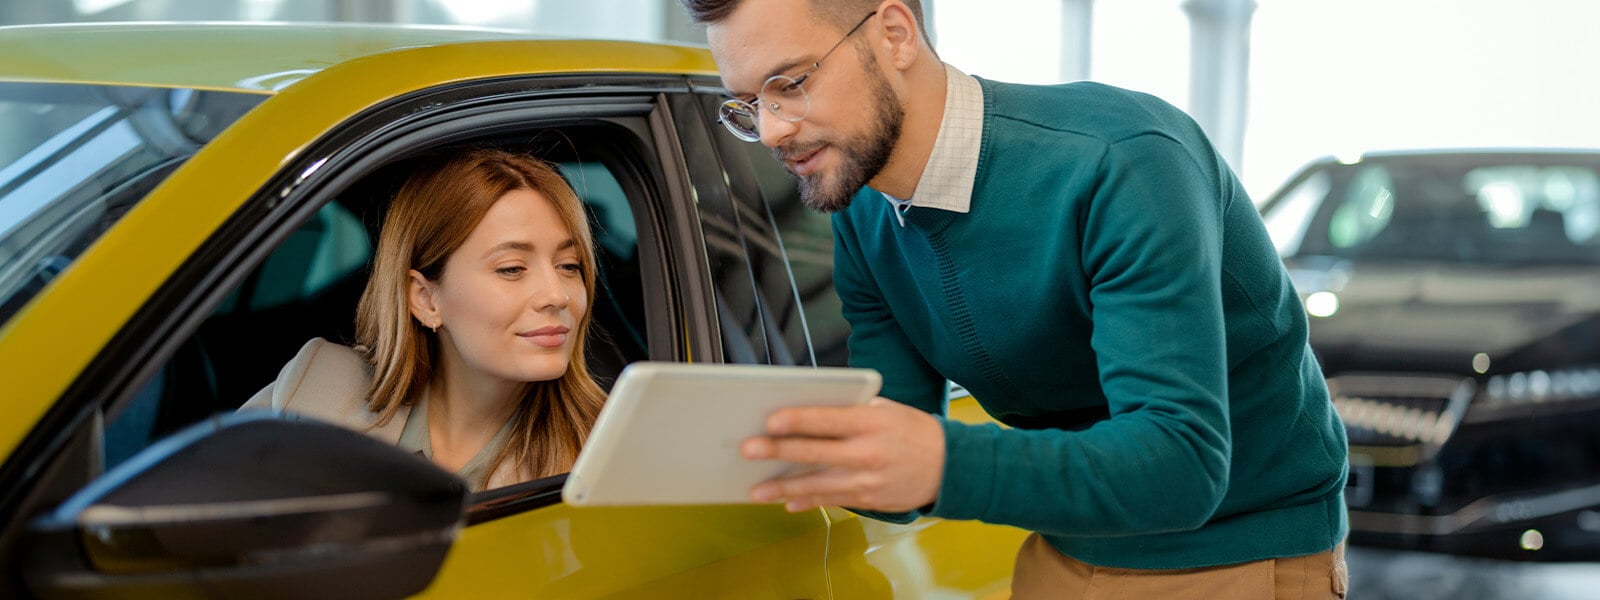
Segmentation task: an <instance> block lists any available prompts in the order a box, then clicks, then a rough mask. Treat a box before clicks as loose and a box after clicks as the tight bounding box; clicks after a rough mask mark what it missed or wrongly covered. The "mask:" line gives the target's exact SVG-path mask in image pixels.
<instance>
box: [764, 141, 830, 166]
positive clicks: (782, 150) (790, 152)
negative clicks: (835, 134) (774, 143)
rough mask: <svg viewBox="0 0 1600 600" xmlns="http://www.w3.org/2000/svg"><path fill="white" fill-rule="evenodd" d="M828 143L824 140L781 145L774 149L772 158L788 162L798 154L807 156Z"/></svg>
mask: <svg viewBox="0 0 1600 600" xmlns="http://www.w3.org/2000/svg"><path fill="white" fill-rule="evenodd" d="M826 145H827V144H826V143H824V142H808V143H800V142H795V143H792V144H789V145H787V146H779V147H777V148H773V149H772V159H773V160H776V161H778V162H781V163H788V162H789V161H790V160H791V159H793V158H795V157H797V156H805V155H807V154H810V153H812V152H815V151H817V149H819V148H821V147H823V146H826Z"/></svg>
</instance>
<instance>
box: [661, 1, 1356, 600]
mask: <svg viewBox="0 0 1600 600" xmlns="http://www.w3.org/2000/svg"><path fill="white" fill-rule="evenodd" d="M683 3H684V5H685V6H686V7H687V8H688V9H689V12H690V14H691V17H692V18H694V19H695V20H696V21H698V22H702V23H705V24H706V25H707V29H706V34H707V39H708V41H709V43H710V48H711V52H712V54H713V56H714V57H715V59H716V61H717V64H718V67H719V69H720V71H721V73H722V79H723V82H724V83H725V85H726V87H727V89H728V91H729V93H730V95H731V96H732V99H731V100H729V101H728V102H727V103H726V104H725V105H724V106H723V108H722V111H721V113H722V114H721V115H720V116H721V120H722V121H723V122H724V123H725V124H726V125H727V126H728V128H729V129H730V131H733V132H734V133H735V134H736V135H739V136H740V137H742V138H744V139H746V140H750V141H760V142H761V143H762V144H764V145H766V146H768V147H771V148H772V149H773V154H774V156H775V157H776V158H777V159H779V160H780V161H782V162H783V163H784V165H785V166H786V167H787V168H788V169H789V170H790V171H791V172H793V173H794V174H795V175H796V176H798V177H799V180H800V189H801V194H802V197H803V199H804V200H805V202H806V203H807V204H808V205H809V206H811V207H812V208H815V209H817V210H820V211H825V212H832V213H833V214H834V233H835V248H836V251H835V257H834V262H835V266H834V278H835V283H836V286H837V289H838V292H839V296H840V298H841V300H842V301H843V303H844V313H845V316H846V317H847V318H848V319H849V321H850V324H851V336H850V360H851V363H852V364H854V365H857V366H863V367H870V368H873V369H877V370H878V371H880V372H881V373H882V374H883V379H884V386H883V391H882V395H883V396H884V398H879V399H876V400H874V401H873V402H872V403H871V404H869V405H868V406H865V407H858V408H849V409H839V408H821V407H814V408H801V409H792V410H785V411H780V412H777V413H775V414H773V415H772V416H771V417H770V419H769V420H768V423H767V425H768V431H769V433H770V435H768V436H763V437H757V438H752V439H750V440H747V441H746V442H745V444H744V446H743V447H742V449H741V450H742V452H743V453H744V455H745V456H746V457H747V458H751V459H774V458H775V459H784V460H792V461H797V462H801V463H809V464H814V465H819V466H822V467H823V469H821V470H819V471H817V472H815V473H812V474H808V475H802V476H797V477H792V478H788V479H781V480H775V481H770V482H767V483H764V484H762V485H760V486H757V487H756V488H755V489H753V490H752V497H754V498H755V499H756V500H758V501H783V502H785V503H786V504H787V506H788V508H789V509H790V510H806V509H809V508H812V507H815V506H819V505H841V506H848V507H852V508H855V509H859V510H865V511H876V512H877V513H878V514H877V515H876V516H878V517H880V518H885V519H888V520H893V521H898V522H909V521H910V520H912V519H915V518H917V517H918V516H921V515H931V516H938V517H944V518H951V519H978V520H982V521H986V522H992V523H1003V524H1008V525H1015V526H1018V527H1022V528H1026V529H1029V530H1032V531H1034V532H1035V533H1034V535H1032V536H1030V537H1029V539H1028V541H1027V542H1026V543H1025V544H1024V546H1023V548H1022V549H1021V551H1020V552H1019V554H1018V558H1017V572H1016V575H1015V578H1014V582H1013V590H1014V592H1015V593H1016V594H1017V595H1018V596H1019V597H1039V596H1050V597H1082V596H1085V595H1086V594H1087V590H1089V589H1091V588H1093V589H1095V590H1100V591H1107V590H1109V591H1113V592H1115V593H1118V594H1123V595H1125V597H1137V598H1146V597H1149V598H1173V597H1194V598H1259V597H1274V596H1276V597H1294V598H1300V597H1307V598H1311V597H1333V596H1342V595H1343V586H1344V574H1343V556H1342V544H1341V542H1342V540H1343V539H1344V536H1345V533H1346V523H1345V507H1344V503H1343V488H1344V477H1345V476H1344V468H1345V453H1346V448H1345V438H1344V430H1343V427H1342V425H1341V424H1340V422H1339V420H1338V417H1337V416H1336V415H1335V414H1334V412H1333V410H1332V406H1331V403H1330V402H1329V400H1328V393H1327V388H1326V386H1325V384H1324V382H1323V380H1322V378H1321V374H1320V371H1319V368H1318V366H1317V363H1316V360H1315V358H1314V357H1313V356H1312V355H1311V353H1310V350H1309V349H1308V347H1307V345H1306V336H1307V324H1306V320H1305V315H1304V313H1303V312H1302V310H1301V308H1300V305H1299V302H1298V297H1297V296H1296V294H1295V291H1294V289H1293V287H1292V286H1291V285H1290V283H1289V279H1288V276H1287V273H1286V272H1285V270H1284V268H1283V266H1282V264H1281V263H1280V262H1279V260H1278V257H1277V255H1276V253H1275V252H1274V250H1273V246H1272V244H1271V242H1270V240H1269V239H1268V237H1267V233H1266V231H1265V228H1264V227H1263V226H1262V224H1261V220H1260V217H1259V216H1258V215H1257V214H1256V211H1255V208H1254V205H1253V204H1252V203H1251V202H1250V199H1249V198H1248V197H1247V196H1246V194H1245V192H1244V190H1243V188H1242V187H1241V186H1240V185H1239V182H1238V181H1237V179H1236V178H1235V177H1234V176H1233V174H1232V172H1231V171H1230V170H1229V169H1228V167H1227V165H1226V164H1225V163H1224V162H1223V160H1222V159H1221V158H1220V157H1219V156H1217V154H1216V152H1215V151H1214V150H1213V149H1212V147H1211V146H1210V144H1209V142H1208V141H1207V140H1206V139H1205V137H1204V135H1203V134H1202V133H1201V131H1200V129H1199V128H1198V127H1197V126H1196V125H1195V124H1194V122H1193V121H1192V120H1190V119H1189V118H1187V117H1186V116H1185V115H1184V114H1183V113H1182V112H1180V111H1178V110H1177V109H1175V108H1173V107H1171V106H1169V105H1167V104H1165V103H1163V102H1161V101H1159V100H1157V99H1155V98H1152V97H1150V96H1147V95H1143V94H1137V93H1133V92H1129V91H1125V90H1120V89H1116V88H1112V87H1108V86H1103V85H1098V84H1092V83H1076V84H1070V85H1061V86H1024V85H1012V84H1003V83H996V82H990V81H983V80H978V79H975V78H973V77H970V76H968V75H966V74H964V73H961V72H960V71H958V70H956V69H954V68H950V67H947V66H946V65H944V64H943V63H942V62H940V61H939V59H938V58H937V57H936V56H935V55H934V53H933V51H932V49H931V47H930V46H928V45H927V43H926V42H925V36H924V35H923V32H922V22H921V15H920V6H919V4H918V0H881V1H878V0H683ZM1019 18H1025V15H1023V16H1019ZM835 40H837V43H835ZM863 186H866V189H863ZM946 379H949V380H953V381H955V382H957V383H960V384H961V385H963V386H965V387H966V388H967V389H968V390H970V391H971V392H972V393H973V395H974V397H975V398H976V399H977V400H978V401H979V402H980V403H981V404H982V405H983V406H984V408H985V409H986V410H987V411H988V412H989V413H990V414H991V415H994V416H995V417H996V418H997V419H998V420H1000V421H1002V422H1004V423H1006V424H1007V425H1009V426H1010V428H1008V429H1003V428H999V427H995V426H993V425H986V426H971V425H966V424H962V423H958V422H954V421H949V420H946V419H944V418H942V414H943V411H944V407H945V402H944V401H945V380H946ZM885 398H887V399H892V400H893V401H890V400H886V399H885Z"/></svg>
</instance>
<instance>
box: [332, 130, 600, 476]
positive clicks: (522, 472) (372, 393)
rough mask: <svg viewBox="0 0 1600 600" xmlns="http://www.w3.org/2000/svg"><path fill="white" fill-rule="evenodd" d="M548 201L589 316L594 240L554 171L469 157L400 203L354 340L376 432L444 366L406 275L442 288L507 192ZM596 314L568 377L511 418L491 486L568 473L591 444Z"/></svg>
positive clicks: (518, 159) (530, 161) (513, 159)
mask: <svg viewBox="0 0 1600 600" xmlns="http://www.w3.org/2000/svg"><path fill="white" fill-rule="evenodd" d="M519 189H527V190H533V191H537V192H540V193H542V194H543V195H544V196H545V197H546V198H549V199H550V202H551V203H552V204H554V205H555V209H556V212H557V213H559V214H560V215H561V220H562V224H563V225H564V226H565V227H566V228H567V231H568V232H569V233H570V234H571V235H572V239H573V241H574V242H576V244H577V251H578V260H579V262H580V263H581V264H582V266H583V287H584V293H585V294H586V295H587V296H588V302H587V303H586V304H585V305H586V306H591V307H592V306H594V299H595V277H596V275H597V273H596V271H595V269H596V264H595V255H594V238H593V236H592V235H591V233H590V231H589V222H588V219H587V218H586V217H585V216H584V212H583V205H582V202H581V201H579V200H578V196H577V194H576V193H575V192H573V191H572V187H571V186H569V185H567V182H566V180H564V179H562V178H561V175H560V173H558V172H557V171H556V170H555V169H554V168H553V167H552V166H550V165H549V164H547V163H544V162H542V161H539V160H537V159H534V158H532V157H529V156H524V155H520V154H514V153H511V152H505V151H500V150H486V149H481V150H469V151H466V152H463V153H460V154H457V155H455V156H453V157H451V158H450V159H448V160H446V161H445V162H443V163H442V164H439V165H437V166H435V167H433V168H431V169H428V170H425V171H422V172H419V173H417V174H414V175H412V176H411V177H410V178H409V179H408V180H406V182H405V184H404V185H403V186H401V188H400V191H399V192H398V193H397V194H396V195H395V198H394V201H393V202H392V203H391V204H390V206H389V212H388V214H387V215H386V216H385V217H384V220H383V229H382V230H381V231H380V232H379V234H378V249H377V255H376V257H375V259H374V261H373V266H372V276H371V277H369V278H368V279H367V287H366V290H365V291H364V292H363V293H362V294H361V303H360V305H359V306H358V308H357V309H356V340H357V342H358V343H360V344H361V345H362V346H364V347H365V352H364V356H365V358H366V360H367V362H368V363H369V364H371V365H372V367H373V378H372V387H371V389H370V390H369V391H368V396H367V408H368V409H369V410H371V411H372V412H375V413H378V415H379V416H378V421H377V424H378V425H379V426H381V425H383V424H385V423H387V422H388V421H389V420H390V419H392V418H394V415H395V413H396V412H397V411H398V410H399V409H400V407H401V406H409V405H411V404H412V403H413V402H415V400H416V398H418V397H420V396H421V394H423V393H424V390H425V389H426V388H427V386H428V382H429V381H430V380H431V379H432V378H433V375H434V366H435V365H436V364H437V361H438V360H439V340H438V337H437V335H435V334H433V332H431V331H430V330H429V329H427V328H425V327H423V326H422V323H420V322H418V321H417V320H416V319H415V318H412V315H411V309H410V302H409V295H408V293H409V272H410V271H411V270H412V269H416V270H417V272H419V273H422V275H423V276H424V277H426V278H428V280H429V281H438V280H439V277H440V276H441V275H442V273H443V270H444V264H445V260H446V259H448V258H449V257H450V255H451V254H452V253H454V252H455V251H456V249H457V248H460V247H461V244H462V243H463V242H465V241H466V239H467V236H468V235H469V234H471V233H472V230H473V229H474V228H476V227H477V225H478V222H479V221H482V220H483V217H484V215H485V214H487V213H488V212H489V208H490V207H491V206H493V205H494V203H495V202H496V201H498V200H499V199H500V198H501V196H504V195H505V194H506V193H507V192H511V191H514V190H519ZM590 314H591V311H585V312H584V314H583V317H582V318H581V319H579V320H578V325H577V329H576V330H575V331H574V336H573V344H572V348H573V350H572V357H571V360H570V362H569V363H568V365H567V371H566V372H565V373H563V374H562V375H561V377H560V378H558V379H554V380H551V381H540V382H533V383H532V385H531V386H530V387H529V389H528V392H527V393H526V394H525V395H524V396H523V397H522V399H521V400H520V402H519V403H518V405H517V407H516V412H515V413H513V415H512V417H511V418H512V422H513V425H512V427H513V429H512V434H511V439H510V441H509V442H508V443H507V444H506V445H505V448H503V449H502V450H501V451H500V452H499V453H498V454H497V455H496V456H495V457H494V460H493V461H492V462H491V463H490V465H489V468H488V470H487V471H486V473H487V474H486V475H485V481H484V482H483V485H484V487H487V485H488V477H489V476H490V475H492V474H494V473H495V471H496V470H498V469H499V468H500V467H501V465H502V463H504V462H505V461H507V460H510V461H512V465H513V466H514V468H515V471H514V473H515V474H516V475H517V476H518V480H519V481H521V480H526V479H532V478H536V477H545V476H549V475H556V474H559V473H565V472H566V471H568V470H570V469H571V468H572V463H573V461H575V460H576V459H577V456H578V449H579V448H581V447H582V446H583V441H584V439H585V438H586V437H588V434H589V429H590V428H591V427H592V426H593V425H594V420H595V417H596V415H598V414H599V412H600V406H601V404H602V403H604V402H605V391H604V390H602V389H600V386H599V385H598V384H596V383H595V381H594V378H593V377H592V376H590V374H589V368H588V365H587V364H586V361H585V359H584V348H585V347H586V344H587V338H588V332H589V323H590Z"/></svg>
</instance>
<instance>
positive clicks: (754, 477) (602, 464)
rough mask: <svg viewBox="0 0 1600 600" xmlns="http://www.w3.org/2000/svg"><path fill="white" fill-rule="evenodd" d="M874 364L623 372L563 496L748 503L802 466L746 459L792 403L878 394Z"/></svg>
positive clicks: (637, 366) (831, 402) (638, 367)
mask: <svg viewBox="0 0 1600 600" xmlns="http://www.w3.org/2000/svg"><path fill="white" fill-rule="evenodd" d="M881 385H882V378H881V377H880V376H879V375H878V372H877V371H873V370H871V369H853V368H837V367H822V368H814V367H779V366H767V365H713V364H687V363H666V362H638V363H633V364H631V365H629V366H628V367H627V368H626V369H624V370H623V371H622V374H621V375H620V376H619V377H618V378H617V383H616V385H615V386H613V388H612V392H611V396H610V397H609V398H607V399H606V404H605V407H604V408H603V409H601V411H600V417H599V419H598V420H597V421H596V422H595V427H594V430H593V431H591V432H590V434H589V438H588V440H587V441H586V442H585V444H584V448H583V450H582V451H581V452H580V453H579V455H578V460H577V463H576V464H575V465H573V468H572V473H571V474H570V475H568V476H567V483H566V485H565V487H563V488H562V498H563V499H564V500H565V501H566V502H567V503H568V504H572V505H577V506H591V505H645V504H748V503H750V502H751V500H750V488H751V487H753V486H755V484H757V483H760V482H762V481H766V480H768V479H772V478H774V477H778V476H781V475H785V474H788V473H791V472H794V471H795V470H796V469H797V468H800V465H795V464H792V463H787V462H783V461H770V460H768V461H751V460H745V459H744V458H743V457H741V456H740V455H739V444H740V443H741V442H743V441H744V440H745V439H746V438H749V437H752V436H757V435H761V434H763V433H765V431H766V427H765V424H766V419H767V416H768V415H770V414H772V412H773V411H774V410H777V409H779V408H782V407H789V406H850V405H855V404H864V403H866V402H867V401H868V400H870V399H871V398H872V397H873V396H875V395H877V393H878V390H879V388H880V387H881Z"/></svg>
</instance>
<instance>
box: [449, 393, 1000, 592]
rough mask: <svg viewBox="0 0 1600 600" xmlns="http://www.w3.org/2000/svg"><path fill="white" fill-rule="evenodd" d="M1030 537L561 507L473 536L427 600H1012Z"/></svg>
mask: <svg viewBox="0 0 1600 600" xmlns="http://www.w3.org/2000/svg"><path fill="white" fill-rule="evenodd" d="M950 415H951V417H952V418H954V419H956V420H960V421H963V422H969V423H983V422H993V419H992V418H990V417H989V415H988V414H987V413H985V412H984V411H983V408H982V407H980V406H979V405H978V403H977V402H976V401H975V400H973V399H972V398H970V397H969V398H964V399H958V400H955V401H952V402H951V403H950ZM716 523H728V524H731V523H737V524H738V525H739V526H738V528H733V527H715V526H708V524H716ZM1027 535H1028V532H1026V531H1023V530H1021V529H1017V528H1014V527H1003V526H996V525H989V524H985V523H979V522H975V521H946V520H942V519H922V520H920V521H918V522H916V523H912V524H910V525H895V524H890V523H884V522H880V521H875V520H872V519H866V518H862V517H860V516H858V515H856V514H854V513H851V512H849V511H846V510H842V509H838V508H828V509H821V510H816V511H806V512H803V513H798V514H788V513H785V512H784V511H783V510H782V509H781V508H779V507H778V506H776V505H771V506H703V507H656V508H573V507H569V506H566V505H555V506H551V507H548V508H543V509H540V510H536V511H532V512H528V513H523V514H519V515H514V516H511V517H507V518H504V519H500V520H497V521H491V522H488V523H481V524H478V525H474V526H472V527H469V528H467V529H466V530H465V531H464V532H463V533H462V536H461V539H459V540H457V541H456V543H455V545H454V546H453V547H452V548H451V551H450V556H449V557H448V558H447V559H446V560H445V564H444V567H443V568H442V569H441V570H440V573H439V577H438V579H436V580H435V581H434V582H433V584H432V585H431V586H429V588H428V589H427V590H426V591H424V593H423V594H421V595H419V596H418V597H419V598H474V597H494V596H497V595H505V594H513V595H524V596H528V597H552V598H567V597H572V598H597V597H607V598H641V599H642V598H707V597H716V598H838V599H857V598H859V599H869V598H926V597H939V598H973V599H989V598H995V599H998V598H1005V597H1008V596H1009V595H1010V584H1011V581H1010V579H1009V574H1010V573H1011V565H1012V563H1013V562H1014V560H1015V557H1016V551H1017V548H1018V547H1020V546H1021V545H1022V540H1023V538H1025V537H1027ZM824 565H826V567H824Z"/></svg>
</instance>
